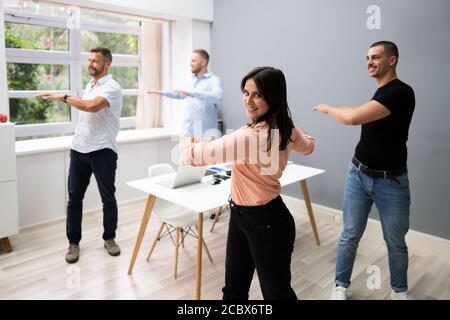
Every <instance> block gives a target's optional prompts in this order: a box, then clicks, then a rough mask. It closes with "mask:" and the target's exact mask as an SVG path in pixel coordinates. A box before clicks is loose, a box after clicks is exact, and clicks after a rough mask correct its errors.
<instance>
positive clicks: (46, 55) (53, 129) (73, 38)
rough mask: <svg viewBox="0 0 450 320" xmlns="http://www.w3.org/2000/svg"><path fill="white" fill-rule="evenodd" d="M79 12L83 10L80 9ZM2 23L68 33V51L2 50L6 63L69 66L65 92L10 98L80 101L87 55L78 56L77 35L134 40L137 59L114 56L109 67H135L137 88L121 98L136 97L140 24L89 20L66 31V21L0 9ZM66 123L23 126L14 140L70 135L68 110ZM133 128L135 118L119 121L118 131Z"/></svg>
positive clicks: (74, 116)
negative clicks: (61, 97) (74, 98)
mask: <svg viewBox="0 0 450 320" xmlns="http://www.w3.org/2000/svg"><path fill="white" fill-rule="evenodd" d="M82 10H83V9H82ZM4 22H5V23H7V22H9V23H20V24H27V25H37V26H44V27H56V28H64V29H68V37H69V39H68V40H69V43H68V45H69V48H68V51H56V50H52V51H47V50H30V49H17V48H5V51H6V52H5V53H6V55H5V58H6V63H33V64H51V65H60V64H62V65H68V66H69V81H70V88H69V90H9V88H8V99H10V98H32V97H34V96H35V95H36V94H38V93H41V92H52V93H57V94H70V95H74V96H78V97H81V96H82V95H83V93H84V87H83V84H82V71H83V70H82V68H86V67H87V64H88V55H89V52H81V41H82V38H81V31H82V30H86V31H91V32H107V33H117V34H126V35H135V36H137V37H138V53H137V55H126V54H114V53H113V65H114V66H115V67H137V68H138V87H137V88H135V89H123V95H124V96H138V94H139V78H140V75H141V37H140V24H139V25H136V26H128V25H122V24H118V23H114V22H103V21H100V22H96V21H93V20H91V19H83V18H81V24H80V28H72V29H69V28H68V27H67V18H65V17H56V16H44V15H37V14H33V13H29V12H18V11H15V10H12V9H8V8H4ZM70 109H71V110H70V121H68V122H51V123H40V124H24V125H17V126H16V136H17V137H27V136H43V135H52V134H70V133H73V131H74V127H75V124H76V122H77V120H78V110H77V109H76V108H70ZM135 126H136V117H135V116H133V117H121V118H120V128H130V127H135Z"/></svg>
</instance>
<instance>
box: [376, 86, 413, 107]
mask: <svg viewBox="0 0 450 320" xmlns="http://www.w3.org/2000/svg"><path fill="white" fill-rule="evenodd" d="M372 100H375V101H377V102H379V103H381V104H382V105H383V106H385V107H386V108H388V109H389V111H391V113H395V112H396V111H397V108H399V107H400V106H402V105H403V103H404V100H405V92H404V90H402V89H401V88H398V87H393V88H384V90H382V91H380V92H377V93H376V94H375V95H374V97H373V99H372Z"/></svg>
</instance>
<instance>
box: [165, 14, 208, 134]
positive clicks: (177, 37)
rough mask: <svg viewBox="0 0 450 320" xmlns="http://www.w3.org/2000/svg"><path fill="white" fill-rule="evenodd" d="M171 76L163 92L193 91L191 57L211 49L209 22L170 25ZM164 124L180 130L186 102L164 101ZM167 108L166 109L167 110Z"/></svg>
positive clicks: (178, 22)
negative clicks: (195, 51)
mask: <svg viewBox="0 0 450 320" xmlns="http://www.w3.org/2000/svg"><path fill="white" fill-rule="evenodd" d="M170 46H171V55H170V73H171V82H168V83H166V84H165V85H166V86H167V87H163V89H165V90H187V91H190V90H191V89H192V73H191V67H190V63H191V54H192V50H194V49H205V50H207V51H208V52H210V48H211V23H210V22H208V21H200V20H192V19H179V20H177V21H175V22H173V23H171V34H170ZM163 101H164V104H163V106H164V108H165V112H164V117H165V119H164V121H163V122H164V123H165V126H167V127H169V128H175V129H177V130H181V129H182V125H183V119H184V108H185V102H184V101H183V100H174V99H167V98H163ZM167 109H168V110H167Z"/></svg>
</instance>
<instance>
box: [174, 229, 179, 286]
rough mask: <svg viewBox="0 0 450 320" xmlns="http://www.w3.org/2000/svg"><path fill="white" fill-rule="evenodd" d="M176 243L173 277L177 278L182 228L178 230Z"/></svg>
mask: <svg viewBox="0 0 450 320" xmlns="http://www.w3.org/2000/svg"><path fill="white" fill-rule="evenodd" d="M176 239H177V240H176V242H175V268H174V271H173V277H174V278H175V279H176V278H177V268H178V247H179V246H180V228H177V238H176Z"/></svg>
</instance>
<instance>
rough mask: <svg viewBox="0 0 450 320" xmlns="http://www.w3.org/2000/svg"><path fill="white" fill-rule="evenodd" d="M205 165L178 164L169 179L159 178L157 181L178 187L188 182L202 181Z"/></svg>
mask: <svg viewBox="0 0 450 320" xmlns="http://www.w3.org/2000/svg"><path fill="white" fill-rule="evenodd" d="M205 171H206V167H193V166H190V165H180V166H178V170H177V172H176V173H175V176H172V177H171V178H170V179H167V180H161V181H158V182H157V183H158V184H160V185H162V186H164V187H167V188H171V189H174V188H178V187H182V186H186V185H189V184H194V183H198V182H201V181H202V178H203V176H204V175H205Z"/></svg>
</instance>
